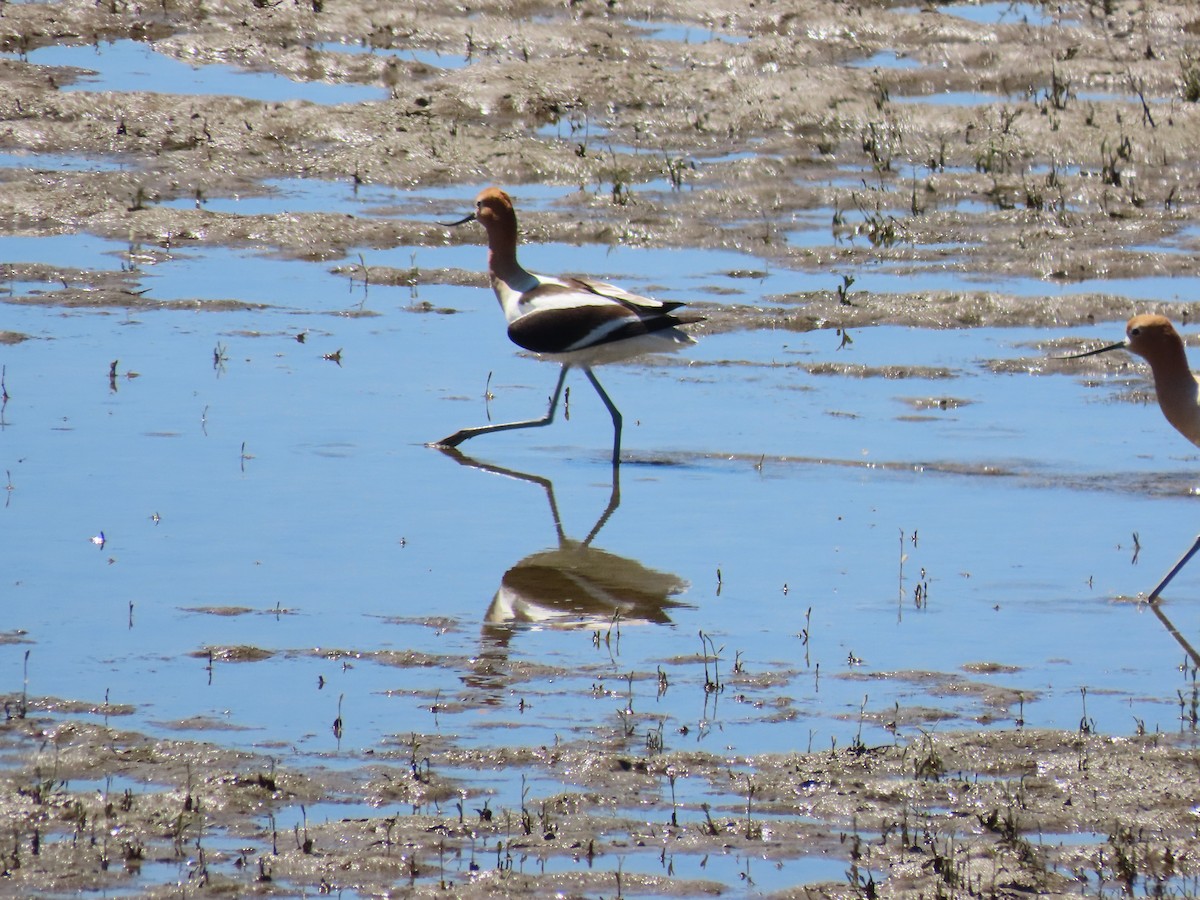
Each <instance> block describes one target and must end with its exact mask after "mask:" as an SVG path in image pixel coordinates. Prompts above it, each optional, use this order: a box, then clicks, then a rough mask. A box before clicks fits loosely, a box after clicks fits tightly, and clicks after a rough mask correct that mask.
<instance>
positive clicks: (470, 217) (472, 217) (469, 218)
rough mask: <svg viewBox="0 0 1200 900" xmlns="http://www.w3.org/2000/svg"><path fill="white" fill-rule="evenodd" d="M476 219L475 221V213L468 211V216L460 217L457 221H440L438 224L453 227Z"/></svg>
mask: <svg viewBox="0 0 1200 900" xmlns="http://www.w3.org/2000/svg"><path fill="white" fill-rule="evenodd" d="M474 221H475V213H467V215H466V216H464V217H463V218H461V219H459V220H458V221H457V222H438V224H439V225H441V226H443V227H445V228H453V227H455V226H456V225H466V224H467V223H468V222H474Z"/></svg>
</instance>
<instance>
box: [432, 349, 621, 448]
mask: <svg viewBox="0 0 1200 900" xmlns="http://www.w3.org/2000/svg"><path fill="white" fill-rule="evenodd" d="M570 368H571V364H570V363H564V364H563V367H562V370H561V371H560V372H559V373H558V383H557V384H555V385H554V396H552V397H551V398H550V408H549V409H548V410H546V415H545V416H544V417H543V418H541V419H530V420H528V421H526V422H503V423H501V424H499V425H478V426H476V427H475V428H463V429H462V430H461V431H456V432H454V434H452V435H450V436H449V437H445V438H442V439H441V440H440V441H438V442H437V443H436V444H435V446H438V447H457V446H458V445H459V444H461V443H462V442H463V441H466V440H470V439H471V438H473V437H478V436H479V435H481V434H491V433H492V432H493V431H511V430H513V429H514V428H541V427H542V426H543V425H549V424H550V423H551V422H553V421H554V412H555V410H557V409H558V397H559V395H560V394H561V393H562V388H563V382H564V381H566V380H567V370H569V369H570ZM588 378H592V373H591V372H588ZM592 383H593V384H595V383H596V381H595V379H594V378H592ZM596 389H597V390H600V386H599V385H596ZM600 393H601V395H603V393H604V392H603V391H600ZM605 402H607V403H608V404H609V408H610V409H611V408H612V401H610V400H608V398H607V397H605ZM614 413H615V410H614ZM618 415H619V414H618ZM618 437H619V431H618Z"/></svg>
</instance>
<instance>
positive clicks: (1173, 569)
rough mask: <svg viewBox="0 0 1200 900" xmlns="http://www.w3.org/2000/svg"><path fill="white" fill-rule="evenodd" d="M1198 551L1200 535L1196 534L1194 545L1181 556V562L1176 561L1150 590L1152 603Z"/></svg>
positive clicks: (1199, 548)
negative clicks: (1156, 585)
mask: <svg viewBox="0 0 1200 900" xmlns="http://www.w3.org/2000/svg"><path fill="white" fill-rule="evenodd" d="M1197 551H1200V535H1197V536H1196V540H1195V541H1194V542H1193V543H1192V546H1191V547H1190V548H1189V549H1188V551H1187V553H1185V554H1183V556H1181V557H1179V562H1177V563H1175V565H1173V566H1172V567H1171V571H1170V572H1168V573H1167V574H1166V575H1165V576H1164V577H1163V580H1162V581H1160V582H1159V583H1158V587H1156V588H1155V589H1154V590H1152V591H1151V592H1150V597H1149V600H1150V602H1151V603H1153V602H1154V601H1155V600H1157V599H1158V595H1159V594H1161V593H1162V592H1163V588H1165V587H1166V586H1167V585H1168V584H1170V583H1171V579H1172V578H1174V577H1175V576H1176V575H1178V574H1179V571H1180V569H1182V568H1183V567H1184V566H1186V565H1187V564H1188V560H1190V559H1191V558H1192V557H1193V556H1195V555H1196V552H1197Z"/></svg>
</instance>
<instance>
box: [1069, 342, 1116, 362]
mask: <svg viewBox="0 0 1200 900" xmlns="http://www.w3.org/2000/svg"><path fill="white" fill-rule="evenodd" d="M1128 347H1129V344H1128V343H1127V342H1126V341H1117V343H1115V344H1109V345H1108V346H1107V347H1100V348H1099V349H1096V350H1086V351H1084V352H1083V353H1072V354H1071V355H1070V356H1060V357H1059V359H1079V358H1080V357H1081V356H1095V355H1096V354H1097V353H1107V352H1108V351H1109V350H1125V349H1128Z"/></svg>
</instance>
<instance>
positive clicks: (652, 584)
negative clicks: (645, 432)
mask: <svg viewBox="0 0 1200 900" xmlns="http://www.w3.org/2000/svg"><path fill="white" fill-rule="evenodd" d="M440 449H441V451H442V452H443V453H444V454H446V455H447V456H449V457H450V458H451V459H453V460H454V461H455V462H457V463H459V464H460V465H464V466H468V467H470V468H473V469H479V470H480V471H483V472H491V473H493V474H495V475H503V476H505V477H508V478H515V479H517V480H519V481H525V482H528V483H529V484H535V485H538V486H539V487H541V488H542V490H543V491H544V492H545V494H546V500H547V502H548V503H549V506H550V515H551V518H552V519H553V522H554V531H555V535H556V537H557V546H555V547H551V548H549V549H545V550H539V551H538V552H536V553H531V554H530V555H529V556H526V557H525V558H523V559H521V560H519V561H518V562H516V563H514V564H513V565H512V566H511V567H510V568H509V569H508V571H507V572H505V573H504V575H503V576H502V577H501V579H500V587H499V589H498V590H497V591H496V595H495V596H494V597H493V598H492V602H491V604H490V605H489V606H488V609H487V613H486V614H485V615H484V619H483V627H482V633H481V645H482V646H481V652H480V655H479V658H478V659H476V660H475V661H474V664H473V671H472V673H471V675H469V676H467V678H466V679H465V680H466V681H467V683H468V684H472V685H475V686H479V687H493V688H494V687H497V686H499V683H500V682H501V681H503V680H506V679H505V674H504V672H503V671H502V669H503V668H504V667H505V663H506V662H507V657H508V646H509V644H510V642H511V640H512V638H513V636H514V635H516V634H518V633H519V632H521V631H523V630H528V629H530V628H539V627H549V628H578V629H594V630H602V629H603V630H607V629H609V628H612V627H614V626H617V627H619V626H620V625H630V624H655V625H669V624H671V617H670V614H669V611H670V610H671V609H675V608H679V607H686V606H687V604H685V603H682V602H680V601H678V600H675V599H673V598H674V597H675V596H676V595H677V594H680V593H681V592H683V591H684V590H685V589H686V588H687V582H686V581H684V580H683V579H682V578H680V577H679V576H678V575H672V574H670V573H667V572H659V571H657V570H655V569H651V568H649V567H647V566H645V565H643V564H642V563H640V562H639V561H638V560H636V559H630V558H628V557H625V556H618V555H617V554H615V553H610V552H608V551H607V550H601V549H599V548H598V547H595V546H593V541H595V539H596V536H597V535H598V534H599V533H600V530H601V529H602V528H603V527H604V526H605V525H606V524H607V523H608V520H609V519H610V518H611V517H612V515H613V513H614V512H616V510H617V507H618V506H620V504H621V483H620V469H619V468H617V467H614V468H613V474H612V493H611V494H610V496H609V499H608V505H607V506H605V508H604V510H603V512H601V513H600V516H599V518H598V519H597V520H596V524H595V525H593V526H592V529H591V531H589V532H588V534H587V536H586V537H585V538H583V540H575V539H573V538H570V537H568V536H567V534H566V532H565V531H564V530H563V525H562V517H561V516H560V515H559V512H558V502H557V500H556V499H555V496H554V484H553V482H551V481H550V479H548V478H544V477H542V476H540V475H531V474H528V473H525V472H518V471H515V470H513V469H507V468H504V467H502V466H495V465H491V464H490V463H484V462H480V461H478V460H475V459H472V458H471V457H469V456H466V455H464V454H463V453H460V452H459V451H458V450H455V449H453V448H440Z"/></svg>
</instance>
